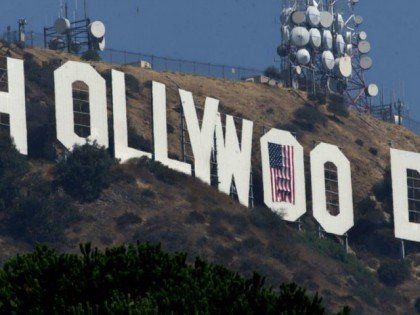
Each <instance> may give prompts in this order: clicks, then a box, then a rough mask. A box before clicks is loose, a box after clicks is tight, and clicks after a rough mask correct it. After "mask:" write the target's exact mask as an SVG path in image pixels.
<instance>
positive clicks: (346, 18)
mask: <svg viewBox="0 0 420 315" xmlns="http://www.w3.org/2000/svg"><path fill="white" fill-rule="evenodd" d="M358 2H359V0H318V1H316V0H284V1H283V8H282V11H281V15H280V21H281V30H280V31H281V38H282V43H281V45H280V46H278V48H277V53H278V55H279V56H280V57H281V66H280V68H281V69H280V70H281V75H282V77H283V80H284V83H285V84H286V85H287V86H290V87H293V88H295V89H299V88H301V89H305V90H306V91H307V92H308V93H310V94H325V95H326V94H338V95H342V96H343V97H345V98H346V100H347V101H348V104H349V105H351V106H353V107H355V108H357V109H358V110H360V111H368V110H369V108H370V99H371V98H372V97H375V96H377V95H378V93H379V89H378V87H377V85H376V84H368V83H366V80H365V72H366V71H368V70H369V69H370V68H371V67H372V65H373V62H372V59H371V58H370V57H369V56H368V54H369V52H370V50H371V45H370V43H369V41H368V40H367V33H366V32H364V31H363V30H362V29H361V25H362V24H363V18H362V17H361V16H360V15H357V14H356V12H355V7H356V5H357V4H358Z"/></svg>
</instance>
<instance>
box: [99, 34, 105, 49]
mask: <svg viewBox="0 0 420 315" xmlns="http://www.w3.org/2000/svg"><path fill="white" fill-rule="evenodd" d="M98 48H99V50H100V51H104V50H105V37H104V38H102V40H101V41H100V42H99V43H98Z"/></svg>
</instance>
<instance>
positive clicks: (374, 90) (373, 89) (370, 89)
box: [365, 84, 379, 97]
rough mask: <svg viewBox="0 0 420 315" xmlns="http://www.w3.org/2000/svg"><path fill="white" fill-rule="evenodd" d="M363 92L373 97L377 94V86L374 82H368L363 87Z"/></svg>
mask: <svg viewBox="0 0 420 315" xmlns="http://www.w3.org/2000/svg"><path fill="white" fill-rule="evenodd" d="M365 93H366V95H367V96H370V97H375V96H377V95H378V94H379V88H378V86H377V85H376V84H369V85H368V87H367V88H366V89H365Z"/></svg>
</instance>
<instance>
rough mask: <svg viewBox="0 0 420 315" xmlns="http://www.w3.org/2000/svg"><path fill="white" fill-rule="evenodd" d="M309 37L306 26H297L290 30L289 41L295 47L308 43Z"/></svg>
mask: <svg viewBox="0 0 420 315" xmlns="http://www.w3.org/2000/svg"><path fill="white" fill-rule="evenodd" d="M309 39H310V35H309V32H308V30H307V29H306V28H304V27H301V26H298V27H295V28H294V29H293V30H292V34H291V41H292V43H293V44H294V45H296V46H297V47H304V46H306V45H308V43H309Z"/></svg>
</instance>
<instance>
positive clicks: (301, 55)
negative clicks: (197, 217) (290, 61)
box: [296, 48, 311, 66]
mask: <svg viewBox="0 0 420 315" xmlns="http://www.w3.org/2000/svg"><path fill="white" fill-rule="evenodd" d="M296 61H297V63H298V64H299V65H301V66H306V65H307V64H308V63H309V62H311V54H310V53H309V51H308V50H307V49H305V48H302V49H299V50H298V51H297V53H296Z"/></svg>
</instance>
